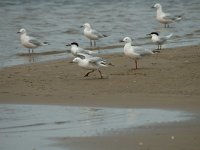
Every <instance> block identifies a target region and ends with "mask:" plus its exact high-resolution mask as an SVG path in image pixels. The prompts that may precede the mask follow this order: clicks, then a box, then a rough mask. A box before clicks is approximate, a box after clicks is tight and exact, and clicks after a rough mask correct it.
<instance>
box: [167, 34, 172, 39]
mask: <svg viewBox="0 0 200 150" xmlns="http://www.w3.org/2000/svg"><path fill="white" fill-rule="evenodd" d="M173 34H174V33H171V34H169V35H167V36H166V38H167V39H169V38H171V37H172V36H173Z"/></svg>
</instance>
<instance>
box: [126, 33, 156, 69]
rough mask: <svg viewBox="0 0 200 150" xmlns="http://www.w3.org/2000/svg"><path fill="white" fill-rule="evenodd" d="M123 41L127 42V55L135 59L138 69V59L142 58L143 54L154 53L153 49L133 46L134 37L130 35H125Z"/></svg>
mask: <svg viewBox="0 0 200 150" xmlns="http://www.w3.org/2000/svg"><path fill="white" fill-rule="evenodd" d="M123 41H124V42H125V46H124V54H125V56H128V57H129V58H132V59H134V60H135V68H134V69H138V66H137V60H138V59H140V58H142V56H145V55H150V54H153V51H152V50H149V49H146V48H143V47H139V46H132V39H131V38H130V37H125V38H124V39H123Z"/></svg>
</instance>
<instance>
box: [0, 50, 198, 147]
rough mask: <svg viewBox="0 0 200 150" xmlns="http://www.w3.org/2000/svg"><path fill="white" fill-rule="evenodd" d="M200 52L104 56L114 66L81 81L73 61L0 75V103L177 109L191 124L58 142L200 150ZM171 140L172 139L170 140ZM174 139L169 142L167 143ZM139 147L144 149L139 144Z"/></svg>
mask: <svg viewBox="0 0 200 150" xmlns="http://www.w3.org/2000/svg"><path fill="white" fill-rule="evenodd" d="M199 49H200V46H188V47H180V48H173V49H163V50H162V52H161V53H159V54H158V55H156V54H155V55H154V56H148V57H144V58H143V59H142V60H139V69H138V70H131V68H133V66H134V62H133V61H131V60H130V59H128V58H127V57H125V56H124V55H123V54H113V55H103V56H102V57H103V58H105V59H108V60H110V61H111V62H112V63H113V64H114V65H115V66H114V67H108V68H102V73H103V76H104V79H99V74H98V72H95V73H94V74H91V75H90V76H89V77H87V78H86V77H83V76H84V74H85V73H86V72H87V70H84V69H81V68H79V67H78V66H77V64H72V63H70V61H71V60H67V59H66V60H59V61H53V62H44V63H35V64H30V65H20V66H15V67H9V68H2V69H0V77H1V78H0V84H1V85H0V103H15V104H58V105H62V104H65V105H79V106H105V107H131V108H161V109H162V108H163V109H179V110H184V111H190V112H194V113H197V114H198V115H197V116H196V119H194V120H192V121H191V122H185V123H178V122H177V123H174V124H163V125H155V126H153V125H152V126H149V127H141V128H139V129H137V130H132V129H130V130H127V131H124V132H122V133H116V134H114V135H112V134H108V135H107V136H103V137H89V138H67V137H63V138H61V139H59V141H58V143H60V144H59V146H64V147H71V148H72V149H91V150H92V149H113V150H114V149H122V148H123V149H124V148H125V149H133V148H135V149H145V150H146V149H149V150H150V149H154V150H157V149H162V150H165V149H166V150H168V149H171V150H173V149H174V150H177V149H183V150H184V149H191V150H198V149H199V147H200V119H199V113H200V112H199V110H200V109H199V107H200V90H199V89H200V67H199V66H200V51H199ZM172 136H174V137H175V138H174V139H173V137H172ZM171 137H172V138H171ZM141 142H142V143H141Z"/></svg>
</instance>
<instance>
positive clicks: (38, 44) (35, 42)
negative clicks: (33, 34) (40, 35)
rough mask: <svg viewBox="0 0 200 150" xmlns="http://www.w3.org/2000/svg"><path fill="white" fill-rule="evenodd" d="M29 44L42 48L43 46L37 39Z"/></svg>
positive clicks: (31, 40) (33, 39)
mask: <svg viewBox="0 0 200 150" xmlns="http://www.w3.org/2000/svg"><path fill="white" fill-rule="evenodd" d="M29 42H30V43H32V44H34V45H36V46H41V45H42V43H41V42H40V41H38V40H37V39H35V38H32V39H30V40H29Z"/></svg>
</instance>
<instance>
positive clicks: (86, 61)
mask: <svg viewBox="0 0 200 150" xmlns="http://www.w3.org/2000/svg"><path fill="white" fill-rule="evenodd" d="M77 56H78V57H76V58H74V59H73V62H74V63H78V65H79V66H80V67H82V68H84V69H87V70H91V71H89V72H88V73H86V74H85V76H84V77H88V75H89V74H90V73H92V72H94V71H95V70H97V71H98V72H99V74H100V77H101V79H103V76H102V73H101V71H100V68H101V67H108V65H112V64H111V63H108V62H107V61H106V60H104V59H102V58H101V57H93V56H91V55H88V54H82V53H78V54H77Z"/></svg>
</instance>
